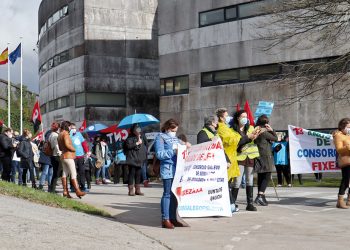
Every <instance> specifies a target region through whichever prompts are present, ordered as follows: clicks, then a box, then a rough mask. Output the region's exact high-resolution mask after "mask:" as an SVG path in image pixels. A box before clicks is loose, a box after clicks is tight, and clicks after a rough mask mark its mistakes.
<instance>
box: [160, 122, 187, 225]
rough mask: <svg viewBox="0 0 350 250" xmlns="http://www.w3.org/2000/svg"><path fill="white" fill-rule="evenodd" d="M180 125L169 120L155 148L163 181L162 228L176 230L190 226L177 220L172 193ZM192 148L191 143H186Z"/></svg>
mask: <svg viewBox="0 0 350 250" xmlns="http://www.w3.org/2000/svg"><path fill="white" fill-rule="evenodd" d="M178 127H179V124H178V122H177V121H175V120H174V119H169V120H167V121H166V122H165V123H164V124H163V126H162V128H161V133H160V134H159V135H158V136H157V137H156V139H155V142H154V148H155V153H156V157H157V158H158V159H159V160H160V177H161V178H162V180H163V196H162V199H161V212H162V227H163V228H167V229H174V227H183V226H188V225H187V223H185V222H182V221H180V220H179V218H177V213H176V209H177V205H176V204H177V200H176V197H175V195H174V194H173V193H172V192H171V186H172V183H173V180H174V176H175V171H176V162H177V147H178V144H179V143H180V140H179V139H178V138H177V137H176V132H177V130H178ZM186 146H187V147H190V144H189V143H186Z"/></svg>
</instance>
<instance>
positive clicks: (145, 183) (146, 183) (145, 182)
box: [143, 180, 151, 187]
mask: <svg viewBox="0 0 350 250" xmlns="http://www.w3.org/2000/svg"><path fill="white" fill-rule="evenodd" d="M143 186H144V187H151V185H150V184H149V180H144V181H143Z"/></svg>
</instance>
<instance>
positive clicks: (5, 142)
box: [0, 128, 16, 182]
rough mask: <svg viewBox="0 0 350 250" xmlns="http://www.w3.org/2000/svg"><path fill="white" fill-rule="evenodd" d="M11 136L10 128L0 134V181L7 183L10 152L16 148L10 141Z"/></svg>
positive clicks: (9, 178) (9, 175)
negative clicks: (1, 168)
mask: <svg viewBox="0 0 350 250" xmlns="http://www.w3.org/2000/svg"><path fill="white" fill-rule="evenodd" d="M12 134H13V130H12V129H11V128H5V129H4V131H3V133H2V134H0V161H1V164H2V167H3V171H2V174H1V179H2V180H3V181H8V182H10V181H11V159H12V151H13V149H14V148H15V147H16V145H15V144H14V143H13V140H12V136H13V135H12Z"/></svg>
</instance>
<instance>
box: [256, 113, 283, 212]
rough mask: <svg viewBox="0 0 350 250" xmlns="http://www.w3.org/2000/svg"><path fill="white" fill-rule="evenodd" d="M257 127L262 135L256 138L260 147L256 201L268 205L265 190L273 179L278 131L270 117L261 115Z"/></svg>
mask: <svg viewBox="0 0 350 250" xmlns="http://www.w3.org/2000/svg"><path fill="white" fill-rule="evenodd" d="M256 128H258V129H260V135H259V136H258V138H256V139H255V143H256V145H257V146H258V149H259V154H260V157H259V160H257V161H255V171H256V172H257V173H258V195H257V197H256V199H255V203H256V204H259V205H261V206H267V205H268V202H267V200H266V198H265V190H266V188H267V186H268V184H269V180H270V179H271V172H272V170H273V168H274V160H273V156H272V151H271V145H272V142H274V141H277V140H278V137H277V134H276V132H275V131H274V130H273V129H272V128H271V126H270V125H269V118H268V117H267V116H266V115H261V116H260V117H259V118H258V120H257V122H256Z"/></svg>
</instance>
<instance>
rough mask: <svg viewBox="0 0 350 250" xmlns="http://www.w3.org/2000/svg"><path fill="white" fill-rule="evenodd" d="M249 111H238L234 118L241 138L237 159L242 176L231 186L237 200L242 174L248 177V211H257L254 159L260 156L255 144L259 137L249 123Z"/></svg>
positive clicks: (233, 123)
mask: <svg viewBox="0 0 350 250" xmlns="http://www.w3.org/2000/svg"><path fill="white" fill-rule="evenodd" d="M247 117H248V116H247V112H246V111H245V110H239V111H237V112H236V113H235V114H234V116H233V120H232V123H231V125H232V128H233V130H234V131H236V132H237V133H238V134H240V136H241V138H240V140H239V143H238V148H237V152H238V155H237V160H238V166H239V170H240V172H241V175H240V176H237V177H236V178H235V179H234V181H233V186H232V188H231V192H232V197H233V200H234V202H236V200H237V196H238V192H239V187H240V185H241V183H242V175H243V173H244V174H245V177H246V197H247V207H246V210H247V211H257V209H256V207H255V206H254V204H253V189H254V159H255V158H257V157H259V150H258V147H257V146H256V145H255V144H254V140H255V139H256V138H257V136H258V135H259V134H258V132H259V131H258V130H255V129H254V127H253V126H250V125H249V121H248V118H247Z"/></svg>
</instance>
